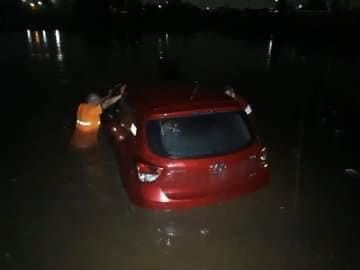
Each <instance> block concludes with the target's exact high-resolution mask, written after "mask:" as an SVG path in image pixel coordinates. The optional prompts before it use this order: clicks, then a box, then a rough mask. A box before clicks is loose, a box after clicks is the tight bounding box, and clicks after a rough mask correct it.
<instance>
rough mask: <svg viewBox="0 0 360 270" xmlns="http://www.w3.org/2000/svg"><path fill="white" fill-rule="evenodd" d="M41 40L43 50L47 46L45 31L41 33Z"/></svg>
mask: <svg viewBox="0 0 360 270" xmlns="http://www.w3.org/2000/svg"><path fill="white" fill-rule="evenodd" d="M42 39H43V42H44V46H45V48H47V46H48V44H47V36H46V31H45V30H43V31H42Z"/></svg>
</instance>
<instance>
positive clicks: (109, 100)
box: [101, 84, 126, 110]
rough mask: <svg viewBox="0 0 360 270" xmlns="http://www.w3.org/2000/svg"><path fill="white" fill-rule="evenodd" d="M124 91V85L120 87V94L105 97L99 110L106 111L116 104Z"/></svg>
mask: <svg viewBox="0 0 360 270" xmlns="http://www.w3.org/2000/svg"><path fill="white" fill-rule="evenodd" d="M125 89H126V84H124V85H122V86H121V88H120V94H118V95H116V96H113V97H110V96H106V97H105V98H104V99H103V101H102V102H101V108H102V109H103V110H106V109H107V108H109V107H110V106H111V105H113V104H115V103H116V102H118V101H119V100H120V99H121V98H122V97H123V96H124V94H125Z"/></svg>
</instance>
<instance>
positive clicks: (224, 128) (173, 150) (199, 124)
mask: <svg viewBox="0 0 360 270" xmlns="http://www.w3.org/2000/svg"><path fill="white" fill-rule="evenodd" d="M146 128H147V137H148V141H149V145H150V148H151V150H152V151H153V152H155V153H156V154H158V155H160V156H164V157H170V158H196V157H204V156H212V155H220V154H226V153H231V152H235V151H238V150H240V149H242V148H244V147H246V146H248V145H249V144H250V143H251V142H252V141H253V138H254V136H253V135H252V132H251V130H250V128H249V124H248V120H247V118H246V114H245V113H243V112H220V113H219V112H218V113H207V114H201V115H192V116H186V117H177V118H165V119H157V120H151V121H149V122H148V123H147V127H146Z"/></svg>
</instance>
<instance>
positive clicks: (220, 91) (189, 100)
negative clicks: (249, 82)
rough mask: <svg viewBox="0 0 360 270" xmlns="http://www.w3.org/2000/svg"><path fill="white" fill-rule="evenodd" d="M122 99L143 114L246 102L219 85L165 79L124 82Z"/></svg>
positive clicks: (237, 106) (241, 106) (238, 106)
mask: <svg viewBox="0 0 360 270" xmlns="http://www.w3.org/2000/svg"><path fill="white" fill-rule="evenodd" d="M126 101H127V102H128V103H129V104H130V105H131V106H133V107H134V109H135V111H136V112H137V114H140V115H142V116H143V117H144V118H147V117H151V115H159V114H160V115H161V114H171V113H177V112H183V111H190V112H193V111H197V110H203V109H205V110H206V109H214V110H216V109H221V108H232V109H244V108H245V107H246V105H247V102H246V101H245V100H244V99H243V98H242V97H239V100H234V99H232V98H230V97H228V96H227V95H225V94H224V88H222V87H211V86H210V87H209V86H205V85H201V84H196V83H169V82H161V83H147V84H131V85H128V88H127V97H126Z"/></svg>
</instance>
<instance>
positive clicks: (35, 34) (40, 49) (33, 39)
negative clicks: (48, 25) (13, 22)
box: [26, 29, 64, 63]
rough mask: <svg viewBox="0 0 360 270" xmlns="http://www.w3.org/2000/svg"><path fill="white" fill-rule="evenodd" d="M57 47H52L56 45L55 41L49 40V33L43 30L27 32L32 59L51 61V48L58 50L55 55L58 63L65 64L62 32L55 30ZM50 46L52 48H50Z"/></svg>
mask: <svg viewBox="0 0 360 270" xmlns="http://www.w3.org/2000/svg"><path fill="white" fill-rule="evenodd" d="M54 35H55V46H54V45H53V46H51V45H52V44H54V43H53V42H54V41H53V39H51V38H50V39H48V31H46V30H42V31H38V30H36V31H31V30H29V29H27V30H26V38H27V45H28V48H29V55H30V57H32V58H36V59H38V60H41V61H42V60H44V59H50V58H51V54H52V49H51V48H54V47H55V48H56V51H55V54H56V60H57V61H58V62H60V63H61V62H63V60H64V54H63V50H62V44H61V42H62V41H61V36H60V31H59V30H55V32H54ZM49 45H50V47H49Z"/></svg>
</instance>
